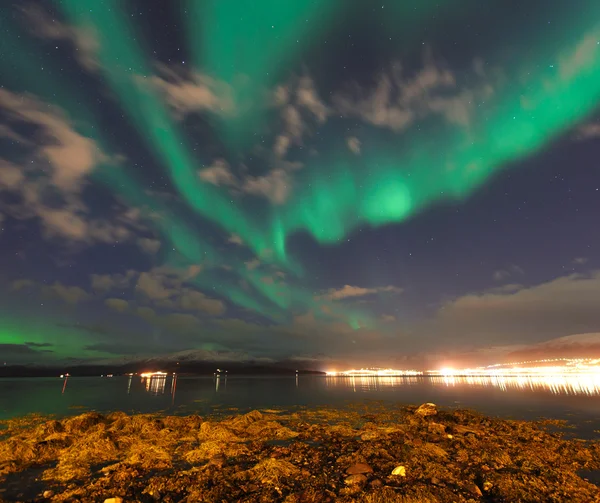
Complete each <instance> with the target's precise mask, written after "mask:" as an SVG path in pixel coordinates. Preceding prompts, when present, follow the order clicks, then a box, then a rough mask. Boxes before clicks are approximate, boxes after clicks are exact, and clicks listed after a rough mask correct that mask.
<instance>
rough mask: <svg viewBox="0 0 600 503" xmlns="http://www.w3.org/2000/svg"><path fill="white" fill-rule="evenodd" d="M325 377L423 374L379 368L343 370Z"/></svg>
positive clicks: (414, 371)
mask: <svg viewBox="0 0 600 503" xmlns="http://www.w3.org/2000/svg"><path fill="white" fill-rule="evenodd" d="M326 374H327V376H330V377H361V376H366V377H369V376H370V377H393V376H415V375H422V374H423V372H420V371H418V370H396V369H380V368H371V369H358V370H357V369H352V370H344V371H340V372H337V371H329V372H326Z"/></svg>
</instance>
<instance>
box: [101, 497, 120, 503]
mask: <svg viewBox="0 0 600 503" xmlns="http://www.w3.org/2000/svg"><path fill="white" fill-rule="evenodd" d="M104 503H123V498H120V497H119V496H116V497H115V498H106V499H105V500H104Z"/></svg>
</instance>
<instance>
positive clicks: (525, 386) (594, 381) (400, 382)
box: [325, 374, 600, 396]
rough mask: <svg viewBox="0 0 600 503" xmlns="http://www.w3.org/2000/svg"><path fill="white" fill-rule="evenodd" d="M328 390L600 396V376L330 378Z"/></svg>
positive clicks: (328, 378)
mask: <svg viewBox="0 0 600 503" xmlns="http://www.w3.org/2000/svg"><path fill="white" fill-rule="evenodd" d="M325 379H326V383H327V387H330V388H339V387H340V386H345V387H349V388H351V389H352V391H353V392H372V391H384V390H386V389H393V388H400V387H407V386H414V385H419V384H421V383H423V380H425V381H428V382H430V383H431V384H432V385H433V386H438V387H439V386H442V387H444V386H445V387H465V386H466V387H478V388H481V387H493V388H497V389H500V390H502V391H509V390H520V391H537V392H539V391H542V392H549V393H551V394H554V395H587V396H598V395H600V375H598V374H570V375H569V374H566V375H552V376H539V375H531V376H527V375H524V376H447V377H437V376H436V377H425V378H423V377H390V376H385V377H378V376H327V377H326V378H325Z"/></svg>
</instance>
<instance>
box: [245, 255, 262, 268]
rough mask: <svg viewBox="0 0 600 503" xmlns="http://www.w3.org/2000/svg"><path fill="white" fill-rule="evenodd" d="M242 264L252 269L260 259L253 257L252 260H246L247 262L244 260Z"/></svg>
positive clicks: (258, 263)
mask: <svg viewBox="0 0 600 503" xmlns="http://www.w3.org/2000/svg"><path fill="white" fill-rule="evenodd" d="M244 264H245V265H246V269H248V270H249V271H253V270H254V269H256V268H257V267H258V266H259V265H260V260H258V259H257V258H253V259H252V260H248V262H244Z"/></svg>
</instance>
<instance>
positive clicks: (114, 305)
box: [104, 298, 129, 313]
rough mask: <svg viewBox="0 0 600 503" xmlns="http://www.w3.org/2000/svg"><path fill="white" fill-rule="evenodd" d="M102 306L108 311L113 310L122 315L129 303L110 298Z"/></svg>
mask: <svg viewBox="0 0 600 503" xmlns="http://www.w3.org/2000/svg"><path fill="white" fill-rule="evenodd" d="M104 305H105V306H106V307H108V308H110V309H114V310H115V311H118V312H120V313H124V312H125V311H127V310H128V309H129V302H127V301H126V300H123V299H116V298H110V299H106V300H105V301H104Z"/></svg>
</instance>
